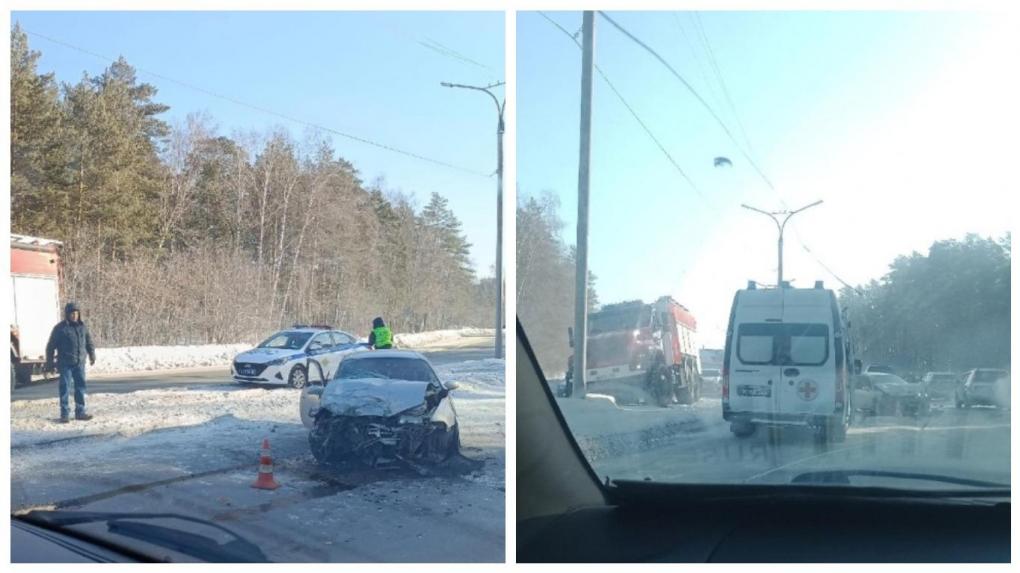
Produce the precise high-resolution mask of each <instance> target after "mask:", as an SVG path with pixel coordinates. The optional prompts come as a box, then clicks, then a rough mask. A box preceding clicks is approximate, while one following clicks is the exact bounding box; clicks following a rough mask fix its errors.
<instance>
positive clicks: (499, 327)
mask: <svg viewBox="0 0 1020 573" xmlns="http://www.w3.org/2000/svg"><path fill="white" fill-rule="evenodd" d="M440 85H441V86H443V87H445V88H461V89H466V90H476V91H480V92H485V93H487V94H489V97H491V98H492V101H493V102H495V104H496V113H497V114H498V115H499V122H498V123H497V124H496V358H503V131H504V129H505V124H504V123H503V109H504V108H505V107H506V98H503V101H502V102H500V101H499V98H497V97H496V94H494V93H492V92H491V91H489V90H490V89H492V88H496V87H499V86H501V85H503V82H496V83H494V84H489V85H487V86H484V87H483V86H468V85H464V84H451V83H450V82H441V83H440Z"/></svg>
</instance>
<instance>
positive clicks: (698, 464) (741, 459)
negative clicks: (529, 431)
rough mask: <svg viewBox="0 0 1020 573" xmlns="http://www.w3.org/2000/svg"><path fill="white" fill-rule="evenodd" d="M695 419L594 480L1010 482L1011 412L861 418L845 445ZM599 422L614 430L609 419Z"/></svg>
mask: <svg viewBox="0 0 1020 573" xmlns="http://www.w3.org/2000/svg"><path fill="white" fill-rule="evenodd" d="M715 403H718V401H717V400H716V401H715ZM696 415H697V416H700V417H701V421H702V422H703V423H702V424H694V425H692V426H691V427H692V428H694V431H691V432H687V433H680V434H677V435H674V436H672V437H670V438H669V439H668V440H664V441H663V440H660V442H659V443H658V444H653V445H651V446H649V447H648V448H645V449H644V450H643V451H640V452H633V453H632V452H626V453H624V454H623V455H618V456H612V457H606V458H604V459H599V460H595V462H594V463H593V466H594V468H595V470H596V473H598V474H599V475H600V476H601V477H603V478H604V477H605V476H609V477H611V478H614V479H642V480H643V479H649V480H653V481H664V482H692V483H736V484H789V483H791V481H792V480H793V479H794V478H796V477H797V476H801V475H803V474H805V473H808V472H819V471H832V470H851V471H854V470H869V471H873V470H880V471H889V472H903V473H912V474H928V475H930V476H948V477H953V478H966V479H974V480H982V481H988V482H994V483H999V484H1005V486H1006V487H1007V488H1008V487H1009V483H1010V419H1009V410H999V409H996V408H986V407H981V408H970V409H964V410H958V409H956V408H953V407H949V408H945V409H941V410H938V411H935V412H933V413H932V415H930V416H927V417H923V418H914V417H907V416H882V417H876V416H868V417H860V418H859V419H857V420H855V423H854V425H853V426H851V428H850V430H849V432H848V434H847V439H846V441H845V442H843V443H820V442H818V441H816V440H815V439H814V438H813V436H812V434H811V432H810V430H807V429H800V428H785V429H782V430H779V431H769V430H768V429H765V428H758V430H757V431H756V433H755V434H754V435H753V436H751V437H749V438H745V439H740V438H737V437H735V436H733V435H732V434H731V433H730V432H729V426H728V424H726V423H725V422H724V421H722V419H721V418H722V417H721V413H720V412H718V411H716V410H715V409H714V408H710V409H709V408H704V409H701V410H700V411H698V412H697V414H696ZM567 422H568V424H569V422H570V420H569V418H568V419H567ZM604 423H605V425H606V426H608V427H611V426H612V421H611V419H608V417H607V419H606V420H605V422H604ZM850 484H851V485H866V486H881V487H904V488H917V489H928V488H939V489H946V488H954V487H957V486H954V485H953V484H951V483H943V482H938V481H934V480H927V479H900V478H889V477H885V478H882V477H867V476H859V477H851V481H850Z"/></svg>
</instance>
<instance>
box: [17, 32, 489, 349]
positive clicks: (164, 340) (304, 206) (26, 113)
mask: <svg viewBox="0 0 1020 573" xmlns="http://www.w3.org/2000/svg"><path fill="white" fill-rule="evenodd" d="M39 56H40V54H39V52H37V51H33V50H32V49H31V48H30V47H29V44H28V39H27V36H26V34H25V33H24V32H23V31H22V30H21V29H20V27H18V26H16V27H15V28H14V30H13V32H12V38H11V231H12V232H13V233H19V234H26V235H35V236H43V237H46V238H51V239H57V240H60V241H62V242H63V243H64V249H63V260H64V263H65V265H64V280H63V284H62V293H61V294H62V297H63V298H64V299H65V300H76V301H78V302H79V303H81V304H82V305H83V307H84V314H85V315H86V317H87V319H88V320H89V322H90V324H91V328H92V329H93V334H94V336H96V338H97V339H98V341H99V342H100V343H102V344H106V345H129V344H196V343H208V342H233V341H238V340H250V339H252V338H256V337H260V336H263V335H264V334H265V333H266V332H267V331H270V330H273V329H276V328H279V327H281V326H285V325H290V324H292V323H294V322H304V323H330V324H333V325H335V326H337V327H339V328H345V329H348V330H350V331H352V332H356V333H365V332H366V331H367V329H368V325H369V323H370V321H371V319H372V318H373V317H374V316H383V317H385V318H386V319H387V321H388V322H389V323H390V324H391V326H392V327H393V328H394V330H395V331H398V332H400V331H405V332H406V331H411V332H416V331H421V330H427V329H437V328H447V327H455V326H488V325H489V322H490V317H491V314H492V312H491V307H492V305H493V304H494V302H495V285H494V284H493V280H492V279H487V278H486V279H478V278H477V277H476V275H475V270H474V269H473V268H472V266H471V263H470V260H469V257H468V255H469V248H470V244H469V243H468V241H467V239H466V237H465V236H464V233H463V232H462V230H461V223H460V221H459V220H458V219H457V217H456V215H455V214H454V212H453V211H452V210H451V208H450V206H449V204H448V201H447V200H446V198H444V197H443V196H442V195H440V194H438V193H432V194H431V196H430V198H429V200H428V202H427V204H426V205H424V206H423V207H421V208H417V206H416V205H415V203H414V199H413V197H412V196H409V195H407V194H403V193H400V192H396V191H392V190H388V189H386V188H385V183H384V182H383V181H382V180H377V181H375V182H374V183H372V184H366V183H365V182H363V181H362V180H361V178H360V176H359V173H358V171H357V169H356V168H355V166H354V165H353V164H351V163H350V162H348V161H347V160H345V159H343V158H342V157H338V154H337V152H336V150H335V149H333V148H332V147H331V145H330V143H329V141H328V140H327V139H326V138H325V137H323V136H322V135H321V134H316V133H310V134H308V135H307V136H306V137H305V138H304V139H303V140H301V141H297V140H295V139H294V138H293V137H292V136H291V135H290V134H289V133H288V132H287V131H286V130H284V129H282V128H277V129H274V130H270V131H269V132H266V133H258V132H253V133H235V134H232V136H229V137H228V136H225V135H222V134H219V133H217V129H216V128H215V126H214V123H213V121H212V119H211V118H209V117H207V116H204V115H200V114H191V115H188V116H187V118H186V119H185V120H184V121H182V122H180V123H179V124H176V125H171V124H169V123H167V122H166V121H164V120H163V119H162V116H163V115H164V114H165V113H166V112H167V111H168V110H169V107H168V106H167V105H165V104H162V103H160V102H159V101H158V100H157V98H156V94H157V90H156V88H155V87H154V86H153V85H150V84H147V83H143V82H140V81H139V80H138V78H137V76H136V73H135V70H134V68H132V66H131V65H129V64H128V62H127V61H126V60H124V58H120V59H118V60H117V61H116V62H114V63H112V64H111V65H110V66H109V67H107V68H106V69H105V70H103V71H102V73H100V74H98V75H95V76H93V75H89V74H88V73H83V74H82V77H81V78H80V79H79V80H78V81H77V82H76V83H73V84H72V83H66V82H65V83H58V81H57V79H56V78H55V77H54V75H53V74H41V73H39V72H38V70H37V61H38V58H39Z"/></svg>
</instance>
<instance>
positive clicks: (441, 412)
mask: <svg viewBox="0 0 1020 573" xmlns="http://www.w3.org/2000/svg"><path fill="white" fill-rule="evenodd" d="M456 388H457V384H456V383H452V382H448V383H444V382H443V381H442V380H440V379H439V377H438V376H437V375H436V373H435V370H433V368H432V365H431V364H429V362H428V360H426V359H425V357H424V356H422V355H421V354H418V353H417V352H411V351H406V350H377V351H372V352H363V353H360V354H356V355H351V356H348V357H347V358H346V359H345V360H344V361H343V362H341V363H340V367H339V368H338V369H337V372H336V375H335V376H333V377H332V379H331V380H329V381H328V382H327V384H326V385H325V386H321V385H313V386H309V387H308V388H306V389H305V390H304V391H303V392H302V394H301V420H302V422H303V423H304V425H305V426H306V427H307V428H309V429H310V430H311V433H310V434H309V435H308V443H309V445H310V446H311V450H312V455H314V456H315V459H316V460H317V461H319V462H320V463H344V462H362V463H365V464H368V465H370V466H378V465H382V464H386V463H394V462H400V461H403V462H409V463H416V462H433V463H438V462H442V461H445V460H447V459H449V458H451V457H453V456H456V455H457V454H459V452H460V427H459V425H458V424H457V412H456V410H455V409H454V407H453V399H452V398H451V396H450V392H451V391H452V390H454V389H456Z"/></svg>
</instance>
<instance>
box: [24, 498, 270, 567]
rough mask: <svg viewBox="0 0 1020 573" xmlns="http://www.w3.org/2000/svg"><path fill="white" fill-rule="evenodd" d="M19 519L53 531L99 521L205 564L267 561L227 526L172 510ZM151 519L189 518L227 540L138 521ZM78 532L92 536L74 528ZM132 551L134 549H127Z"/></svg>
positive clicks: (119, 532)
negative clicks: (216, 530)
mask: <svg viewBox="0 0 1020 573" xmlns="http://www.w3.org/2000/svg"><path fill="white" fill-rule="evenodd" d="M19 518H20V519H22V520H24V521H26V522H28V523H31V524H33V525H37V526H40V527H44V528H47V529H53V530H58V531H60V530H64V529H66V528H68V527H71V526H74V525H81V524H84V523H95V522H103V523H106V524H107V531H109V532H110V533H113V534H116V535H119V536H122V537H129V538H133V539H137V540H139V541H144V542H146V543H151V544H153V545H158V546H160V547H165V548H167V549H170V550H172V551H176V552H178V553H181V554H184V555H188V556H190V557H194V558H196V559H199V560H201V561H204V562H206V563H268V562H269V558H267V557H266V556H265V554H264V553H262V550H261V549H259V547H258V546H257V545H255V544H253V543H251V542H250V541H248V540H246V539H244V538H243V537H241V536H239V535H237V534H236V533H234V532H233V531H230V530H229V529H227V528H225V527H223V526H220V525H217V524H215V523H212V522H211V521H206V520H204V519H198V518H195V517H188V516H186V515H179V514H175V513H106V512H92V511H32V512H29V513H26V514H25V515H22V516H19ZM153 519H175V520H180V521H190V522H192V523H198V524H201V525H204V526H206V527H212V528H215V529H218V530H220V531H223V532H225V533H226V534H228V535H229V536H230V537H232V538H233V539H231V540H230V541H228V542H226V543H220V542H218V541H217V540H216V539H214V538H212V537H208V536H205V535H200V534H197V533H191V532H189V531H184V530H182V529H177V528H172V527H165V526H161V525H153V524H149V523H138V521H144V520H153ZM75 533H77V534H79V535H85V536H88V537H90V538H94V537H93V536H92V535H88V534H84V533H83V532H81V531H78V530H75ZM131 551H132V552H137V549H134V548H131Z"/></svg>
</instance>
